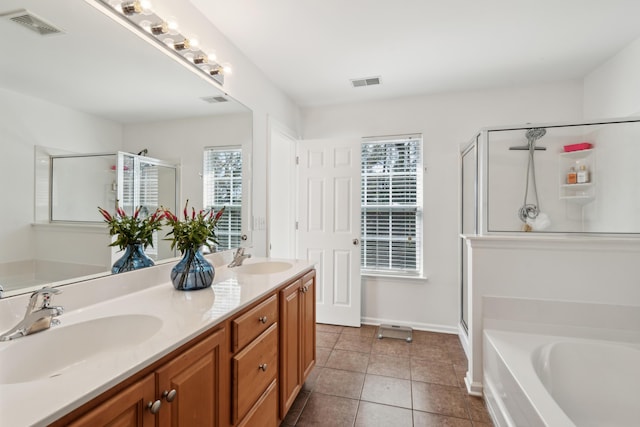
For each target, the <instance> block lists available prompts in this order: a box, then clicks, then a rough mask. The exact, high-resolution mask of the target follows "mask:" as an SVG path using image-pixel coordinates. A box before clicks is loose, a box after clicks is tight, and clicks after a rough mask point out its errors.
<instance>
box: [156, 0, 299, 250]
mask: <svg viewBox="0 0 640 427" xmlns="http://www.w3.org/2000/svg"><path fill="white" fill-rule="evenodd" d="M153 8H154V10H155V11H156V12H158V14H159V15H161V16H173V17H175V18H176V20H177V21H178V23H179V24H180V27H181V28H182V29H184V31H185V33H188V34H197V35H198V38H199V40H200V44H201V45H202V46H207V47H210V48H211V49H213V50H215V52H216V55H217V57H218V60H219V61H221V63H223V64H224V63H229V64H230V65H231V66H232V68H233V73H232V74H231V75H228V76H225V84H224V91H225V92H226V93H228V94H229V95H231V96H232V97H233V98H235V99H236V100H238V101H239V102H241V103H242V104H244V105H245V106H247V107H248V108H250V109H251V110H252V111H253V158H254V162H253V184H252V185H253V193H252V207H251V211H252V216H253V217H255V218H256V219H260V218H266V216H267V162H266V159H267V140H268V133H269V129H268V128H269V124H268V122H269V118H274V119H276V120H277V121H278V122H279V123H282V124H283V125H285V126H286V127H288V128H289V129H291V130H293V131H294V132H296V133H297V132H298V129H299V119H300V117H299V114H300V112H299V109H298V107H297V105H296V104H294V103H293V101H291V99H289V97H288V96H287V95H285V94H284V92H282V91H281V90H280V89H279V88H278V87H276V86H275V85H274V84H273V83H272V82H271V81H270V80H269V79H268V78H267V77H266V76H265V75H264V74H263V73H262V71H260V69H258V68H257V67H256V66H255V65H254V64H253V63H252V62H251V61H249V59H247V58H246V57H245V56H244V54H243V53H242V52H240V50H238V48H236V47H235V46H234V45H233V44H232V43H231V42H230V41H229V40H227V38H226V37H225V36H224V35H223V34H222V33H221V32H220V31H219V30H218V29H217V28H216V27H215V26H214V25H213V24H211V23H210V22H209V21H208V20H207V19H206V18H205V17H204V16H203V15H201V14H200V12H199V11H198V9H197V8H196V7H195V6H194V5H193V4H191V3H190V2H184V1H183V2H176V1H171V0H156V1H154V2H153ZM248 30H249V29H248ZM252 239H253V253H255V254H256V255H266V253H267V232H266V230H255V231H254V232H253V233H252Z"/></svg>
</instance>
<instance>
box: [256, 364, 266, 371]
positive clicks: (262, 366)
mask: <svg viewBox="0 0 640 427" xmlns="http://www.w3.org/2000/svg"><path fill="white" fill-rule="evenodd" d="M258 369H260V370H261V371H262V372H267V364H266V363H263V364H261V365H260V366H258Z"/></svg>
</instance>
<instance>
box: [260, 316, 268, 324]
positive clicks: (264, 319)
mask: <svg viewBox="0 0 640 427" xmlns="http://www.w3.org/2000/svg"><path fill="white" fill-rule="evenodd" d="M258 320H260V323H267V316H260V318H259V319H258Z"/></svg>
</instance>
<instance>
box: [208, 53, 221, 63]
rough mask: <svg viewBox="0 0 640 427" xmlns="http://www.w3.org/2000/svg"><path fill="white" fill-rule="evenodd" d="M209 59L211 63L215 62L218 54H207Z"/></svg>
mask: <svg viewBox="0 0 640 427" xmlns="http://www.w3.org/2000/svg"><path fill="white" fill-rule="evenodd" d="M207 58H209V61H215V60H217V59H218V57H217V56H216V53H215V52H213V51H212V52H209V53H207Z"/></svg>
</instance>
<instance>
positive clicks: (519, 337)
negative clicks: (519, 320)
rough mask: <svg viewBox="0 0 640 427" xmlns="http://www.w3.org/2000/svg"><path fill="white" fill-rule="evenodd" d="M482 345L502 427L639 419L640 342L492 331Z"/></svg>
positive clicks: (567, 426) (488, 389)
mask: <svg viewBox="0 0 640 427" xmlns="http://www.w3.org/2000/svg"><path fill="white" fill-rule="evenodd" d="M483 345H484V362H483V363H484V392H485V399H486V401H487V404H488V406H489V410H490V412H491V414H492V416H493V417H494V421H495V423H496V424H497V425H498V426H500V427H502V426H514V427H528V426H547V427H571V426H577V427H592V426H594V427H595V426H598V427H602V426H606V427H617V426H620V427H629V426H637V425H640V412H638V409H639V408H640V343H639V344H634V343H617V342H609V341H596V340H588V339H581V338H568V337H560V336H549V335H535V334H528V333H516V332H507V331H498V330H485V331H484V343H483Z"/></svg>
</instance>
